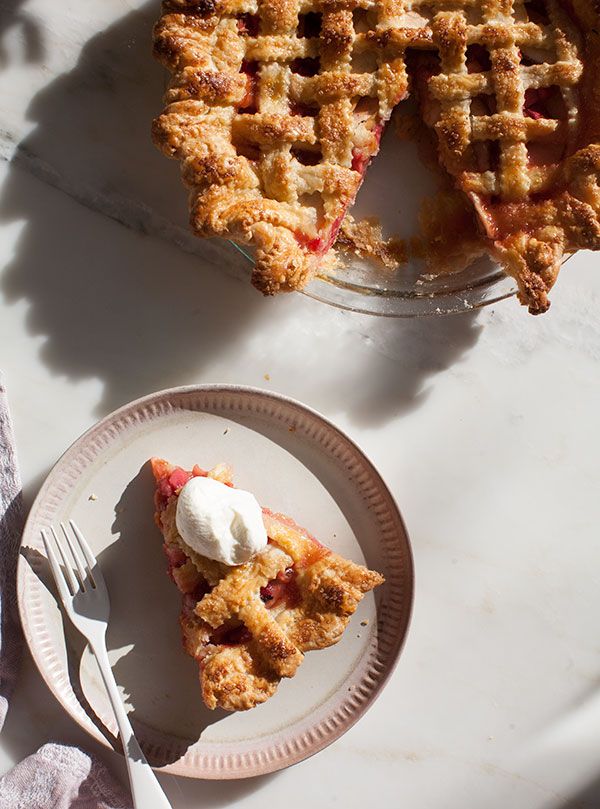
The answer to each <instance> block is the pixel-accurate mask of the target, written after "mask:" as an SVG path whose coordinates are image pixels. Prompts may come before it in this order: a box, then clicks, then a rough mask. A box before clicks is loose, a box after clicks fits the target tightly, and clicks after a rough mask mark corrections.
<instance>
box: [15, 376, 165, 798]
mask: <svg viewBox="0 0 600 809" xmlns="http://www.w3.org/2000/svg"><path fill="white" fill-rule="evenodd" d="M23 522H24V514H23V503H22V496H21V481H20V479H19V473H18V470H17V462H16V456H15V449H14V442H13V433H12V428H11V422H10V414H9V411H8V403H7V400H6V391H5V388H4V384H3V380H2V376H1V375H0V730H1V728H2V726H3V725H4V720H5V718H6V712H7V710H8V704H9V699H10V695H11V693H12V690H13V688H14V685H15V683H16V680H17V676H18V672H19V663H20V659H21V648H22V642H23V639H22V633H21V627H20V624H19V613H18V609H17V594H16V570H17V559H18V554H19V544H20V541H21V534H22V532H23ZM130 807H131V801H130V800H129V799H128V798H127V797H126V796H125V794H124V793H123V791H122V790H121V788H120V787H119V786H118V785H117V784H116V783H115V782H114V781H113V779H112V778H111V776H110V773H109V772H108V770H107V769H106V767H105V766H104V765H103V764H102V763H101V762H100V761H98V760H97V759H95V758H94V757H93V756H90V755H89V754H88V753H84V752H83V750H80V749H79V748H77V747H68V746H66V745H60V744H45V745H44V746H43V747H42V748H41V749H40V750H38V751H37V753H33V755H31V756H29V757H28V758H26V759H25V760H24V761H22V762H21V763H20V764H17V766H16V767H14V768H13V769H12V770H11V771H10V772H9V773H7V775H5V776H3V777H2V778H0V809H130ZM148 809H150V807H148Z"/></svg>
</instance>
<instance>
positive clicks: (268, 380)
mask: <svg viewBox="0 0 600 809" xmlns="http://www.w3.org/2000/svg"><path fill="white" fill-rule="evenodd" d="M264 378H265V379H266V381H267V382H270V381H271V374H265V377H264Z"/></svg>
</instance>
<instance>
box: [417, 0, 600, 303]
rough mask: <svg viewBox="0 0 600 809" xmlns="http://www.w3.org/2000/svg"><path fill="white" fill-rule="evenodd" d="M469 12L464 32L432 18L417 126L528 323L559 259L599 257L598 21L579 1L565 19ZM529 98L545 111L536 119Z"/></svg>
mask: <svg viewBox="0 0 600 809" xmlns="http://www.w3.org/2000/svg"><path fill="white" fill-rule="evenodd" d="M532 8H533V10H532ZM481 13H482V22H481V23H480V24H474V25H470V24H465V19H466V17H465V13H464V12H463V11H462V10H456V11H440V12H438V13H437V14H435V16H434V19H433V21H432V29H433V33H434V41H435V42H436V44H437V45H438V52H439V56H440V59H441V70H440V73H439V75H433V76H430V77H429V79H428V80H426V81H422V82H421V83H420V86H419V90H420V94H421V96H422V101H424V104H425V107H426V111H425V113H424V116H423V117H424V119H425V120H426V122H427V123H428V124H429V125H430V126H432V127H434V129H435V131H436V133H437V136H438V140H439V145H440V159H441V162H442V164H443V166H444V167H445V168H446V169H447V170H448V172H449V173H450V174H451V175H452V176H453V177H454V178H455V181H456V184H457V187H458V188H459V189H462V190H463V191H464V192H465V193H466V194H467V196H468V197H469V198H470V199H471V201H472V202H473V204H474V206H475V209H476V211H477V213H478V214H479V217H480V222H481V224H482V225H483V228H484V231H485V235H486V236H487V239H488V244H489V246H490V247H491V250H492V252H493V254H494V255H495V256H496V257H497V258H498V259H499V260H500V261H501V263H502V264H503V265H504V268H505V269H506V271H507V272H508V273H509V274H510V275H512V276H513V277H514V278H515V280H516V281H517V284H518V288H519V298H520V300H521V302H522V303H524V304H525V305H527V306H528V307H529V311H530V312H532V313H533V314H539V313H541V312H544V311H546V310H547V309H548V307H549V305H550V303H549V300H548V292H549V290H550V289H551V287H552V285H553V284H554V282H555V281H556V278H557V275H558V271H559V269H560V265H561V263H562V261H563V258H564V255H565V254H567V253H572V252H574V251H575V250H577V249H579V248H584V247H585V248H591V249H598V248H599V247H600V230H599V221H598V216H599V213H600V198H599V197H598V188H597V177H598V168H599V165H600V163H599V159H598V154H597V150H598V145H597V143H598V140H599V137H598V135H599V131H598V121H599V117H598V110H599V109H600V107H599V106H598V102H600V92H599V90H598V69H599V68H600V63H599V59H598V55H599V50H598V48H599V45H598V37H597V35H596V34H595V33H594V30H593V29H594V27H595V25H597V22H598V15H597V10H596V9H595V7H594V5H593V3H592V2H586V0H577V1H576V2H574V3H573V6H572V8H571V9H570V10H569V4H568V3H565V4H561V3H557V2H554V0H542V1H540V2H536V3H532V4H531V5H530V6H522V5H521V4H519V3H515V4H514V5H508V6H506V8H505V3H503V2H502V0H490V2H488V3H485V4H483V5H482V12H481ZM506 13H508V14H510V15H511V22H509V23H507V20H506V17H505V16H504V15H505V14H506ZM469 48H470V49H471V51H473V48H477V49H479V50H478V51H477V52H476V55H475V59H474V62H475V64H473V63H472V62H473V57H469V52H468V49H469ZM470 58H471V63H470V62H469V59H470ZM486 61H487V62H488V64H485V62H486ZM539 98H542V99H545V98H550V99H551V101H550V102H548V105H549V107H550V109H549V110H547V111H545V110H544V109H543V106H544V105H543V103H542V109H541V110H540V109H539V108H538V109H536V107H535V102H536V99H539ZM532 107H533V109H532Z"/></svg>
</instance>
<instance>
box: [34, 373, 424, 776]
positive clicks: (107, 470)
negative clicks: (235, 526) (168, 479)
mask: <svg viewBox="0 0 600 809" xmlns="http://www.w3.org/2000/svg"><path fill="white" fill-rule="evenodd" d="M182 390H185V389H182ZM210 390H211V391H212V392H204V390H203V389H192V391H190V392H187V393H182V392H175V393H169V392H167V393H165V394H162V395H157V396H156V397H154V398H151V399H150V401H149V403H148V400H142V402H143V403H142V404H139V405H138V404H136V403H134V404H133V405H132V406H130V407H129V408H126V409H125V411H117V413H116V414H114V415H113V416H109V417H108V418H107V419H105V420H104V421H103V422H101V423H100V425H98V426H97V427H96V428H94V430H95V432H94V430H93V431H92V434H88V435H87V437H84V438H83V440H82V441H81V440H80V445H79V447H78V446H77V445H75V446H74V447H73V448H72V449H71V450H69V452H68V453H67V455H66V456H64V457H63V459H62V461H61V462H60V464H59V465H58V467H56V468H55V470H54V471H53V473H51V476H50V479H49V481H48V482H47V484H46V485H45V486H44V488H43V489H42V491H41V492H40V495H39V497H38V500H37V501H36V503H35V504H34V507H33V510H32V514H31V517H30V520H29V523H28V527H27V530H26V534H25V538H24V545H25V546H26V547H25V548H24V556H23V558H22V561H21V566H20V570H19V589H20V608H21V612H22V616H23V624H24V627H25V631H26V635H27V638H28V641H29V644H30V646H31V648H32V652H33V654H34V658H35V660H36V662H37V664H38V666H39V668H40V670H41V672H42V674H43V676H44V678H45V679H46V680H47V682H48V684H49V686H50V688H51V690H52V691H53V692H54V694H55V695H56V696H57V698H58V699H59V700H60V701H61V703H62V704H63V705H64V707H65V708H66V709H67V710H68V711H69V713H71V715H72V716H73V717H74V718H75V719H76V720H77V721H78V722H79V723H80V724H82V725H83V727H84V728H85V729H86V730H88V731H89V732H90V733H92V734H93V735H94V736H95V737H96V738H99V739H100V740H104V741H105V743H106V739H105V738H103V737H106V738H107V739H108V741H109V743H111V744H113V746H114V739H111V734H115V733H116V727H115V724H114V719H113V715H112V711H111V709H110V706H109V703H108V700H107V698H106V695H105V692H104V689H103V687H102V685H101V680H100V675H99V672H98V669H97V667H96V664H95V661H94V659H93V657H92V656H91V654H89V653H88V652H86V651H84V644H83V643H82V641H81V639H80V638H79V637H78V636H77V635H76V633H75V632H74V631H72V630H71V628H70V626H69V625H67V624H66V623H65V622H62V621H61V617H60V612H59V610H58V607H57V605H56V602H55V600H54V597H53V594H52V593H53V588H52V587H51V585H50V582H49V578H48V576H47V569H46V566H45V560H44V559H43V557H42V555H41V548H40V543H39V539H38V533H39V527H41V526H42V525H47V524H49V523H53V524H54V523H57V522H59V521H60V520H63V519H69V518H72V519H75V520H76V521H77V523H78V525H79V526H80V527H81V529H82V530H83V532H84V534H85V535H86V537H87V538H88V540H89V542H90V544H91V545H92V548H93V550H94V552H95V553H96V556H97V558H98V561H99V564H100V566H101V568H102V571H103V573H104V575H105V578H106V581H107V586H108V590H109V593H110V598H111V621H110V624H109V629H108V634H107V641H108V647H109V653H110V658H111V662H112V663H113V666H114V672H115V676H116V679H117V682H118V683H119V686H120V688H121V689H122V691H123V693H124V695H125V697H126V703H127V705H128V707H129V709H130V716H131V719H132V723H133V725H134V728H135V729H136V731H137V734H138V736H139V739H140V742H141V744H142V746H143V748H144V750H145V752H146V753H147V755H148V757H149V759H150V761H151V762H152V763H153V764H155V765H158V766H164V767H166V768H167V769H169V770H170V771H172V772H177V773H179V774H182V775H189V776H197V777H199V776H200V773H202V774H203V777H212V778H220V777H229V778H231V777H242V776H246V775H253V774H258V773H260V772H268V771H272V770H276V769H280V768H281V767H282V766H286V765H287V764H289V763H293V762H294V761H298V760H300V759H302V758H305V757H306V756H308V755H311V754H312V753H314V752H316V751H317V750H319V749H321V748H322V747H323V746H325V745H326V744H328V743H329V742H330V741H333V739H334V738H336V737H337V736H339V735H340V734H341V733H342V732H344V730H345V729H347V727H349V726H350V725H351V724H352V723H353V722H354V721H356V720H357V719H358V718H359V716H360V715H361V714H362V712H363V711H364V710H366V708H367V707H368V705H369V703H370V702H371V700H372V699H373V698H374V696H375V695H376V694H377V692H378V691H379V689H380V687H381V686H382V685H383V683H384V681H385V679H386V677H387V675H388V674H389V672H390V671H391V669H392V667H393V665H394V663H395V660H396V658H397V656H398V654H399V650H400V647H401V644H402V639H403V636H404V633H405V631H406V626H407V622H408V616H409V612H410V603H411V592H412V567H411V560H410V550H409V546H408V539H407V537H406V534H405V532H404V528H403V525H402V521H401V518H400V516H399V514H398V512H397V509H396V507H395V505H394V503H393V500H392V498H391V496H390V495H389V492H388V491H387V489H386V488H385V486H384V484H383V483H382V481H381V480H380V478H379V477H378V475H377V474H376V472H375V471H374V470H373V469H372V467H371V466H370V464H369V463H368V461H366V459H365V458H364V456H362V454H361V453H360V451H359V450H357V449H356V448H355V447H354V446H353V445H352V444H351V442H349V440H348V439H346V438H345V437H344V436H343V435H342V434H340V433H338V431H337V430H335V429H334V428H333V427H331V426H330V425H328V423H327V422H325V421H323V420H321V419H320V417H318V416H316V415H313V414H312V413H311V412H310V411H306V410H304V409H303V408H301V407H300V406H298V405H296V404H295V403H288V402H287V400H283V399H280V398H279V397H275V396H271V395H264V394H262V393H260V392H252V391H251V390H249V389H228V388H226V387H223V388H215V389H210ZM153 455H158V456H163V457H168V458H169V459H171V460H173V461H174V462H176V463H178V464H180V465H182V466H183V467H191V466H193V465H194V464H195V463H198V464H200V465H202V466H204V467H205V468H210V467H212V466H214V465H216V464H217V463H219V462H222V461H226V462H228V463H230V464H231V465H232V466H233V469H234V481H235V484H236V485H237V486H239V487H241V488H245V489H247V490H250V491H252V492H253V493H254V494H255V495H256V497H257V499H258V500H259V502H260V503H261V504H263V505H265V506H268V507H270V508H272V509H274V510H277V511H281V512H284V513H287V514H290V515H292V516H293V517H294V518H295V519H296V520H297V521H298V523H299V524H301V525H303V526H305V527H306V528H307V529H308V530H310V531H311V532H313V533H314V534H315V535H316V537H317V538H318V539H320V540H322V541H323V542H324V543H325V544H326V545H328V546H329V547H331V549H332V550H334V551H336V552H338V553H340V554H341V555H343V556H346V557H348V558H350V559H353V560H354V561H356V562H360V563H363V564H366V565H368V566H369V567H371V568H372V569H375V570H379V571H380V572H382V573H383V574H384V576H385V577H386V583H385V584H384V585H383V586H381V587H379V588H377V590H376V591H375V592H374V593H369V594H368V595H367V596H366V597H365V599H364V600H363V601H362V602H361V604H360V605H359V607H358V609H357V612H356V613H355V615H354V616H353V617H352V619H351V621H350V624H349V627H348V629H347V630H346V632H345V634H344V636H343V637H342V639H341V640H340V642H339V643H338V644H337V645H335V646H333V647H330V648H328V649H324V650H321V651H315V652H309V653H307V654H306V657H305V660H304V661H303V663H302V665H301V666H300V668H299V670H298V673H297V674H296V676H295V677H294V678H292V679H284V680H283V681H282V682H281V684H280V686H279V688H278V691H277V693H276V694H275V696H274V697H272V698H271V699H270V700H269V701H267V702H266V703H265V704H263V705H260V706H258V707H257V708H254V709H252V710H251V711H248V712H243V713H238V714H229V713H226V712H224V711H221V710H217V711H209V710H208V709H207V708H206V707H205V706H204V704H203V702H202V696H201V692H200V686H199V680H198V670H197V664H196V663H195V661H193V660H192V659H190V658H189V657H188V656H186V655H185V653H184V651H183V649H182V647H181V641H180V631H179V624H178V616H179V610H180V598H179V597H178V594H177V593H176V592H175V591H174V590H173V586H172V583H171V582H170V581H169V580H168V577H167V575H166V561H165V558H164V555H163V552H162V548H161V545H162V538H161V535H160V532H159V530H158V529H157V528H156V526H155V525H154V522H153V512H154V506H153V492H154V480H153V476H152V473H151V470H150V467H149V464H148V463H147V461H148V459H149V458H150V457H151V456H153ZM384 619H385V620H384ZM63 624H64V631H65V632H66V640H65V636H64V635H63Z"/></svg>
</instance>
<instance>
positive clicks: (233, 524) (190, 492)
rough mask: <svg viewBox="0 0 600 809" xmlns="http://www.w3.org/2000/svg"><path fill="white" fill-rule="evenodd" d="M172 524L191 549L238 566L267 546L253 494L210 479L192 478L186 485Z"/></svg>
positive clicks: (257, 505)
mask: <svg viewBox="0 0 600 809" xmlns="http://www.w3.org/2000/svg"><path fill="white" fill-rule="evenodd" d="M175 523H176V525H177V530H178V531H179V533H180V535H181V537H182V538H183V540H184V541H185V543H186V544H187V545H189V546H190V548H193V549H194V550H195V551H196V552H197V553H200V554H202V556H207V557H208V558H209V559H215V560H216V561H217V562H223V564H226V565H241V564H243V563H244V562H247V561H248V560H249V559H250V558H251V557H252V556H255V555H256V554H257V553H259V552H260V551H262V550H263V549H264V548H266V546H267V532H266V530H265V526H264V523H263V519H262V510H261V508H260V506H259V504H258V501H257V500H256V498H255V497H254V495H253V494H251V493H250V492H245V491H244V490H243V489H233V488H232V487H231V486H226V485H225V484H224V483H221V482H220V481H218V480H214V479H213V478H205V477H194V478H191V480H189V481H188V482H187V483H186V484H185V486H184V487H183V488H182V490H181V491H180V493H179V498H178V500H177V512H176V514H175Z"/></svg>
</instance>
